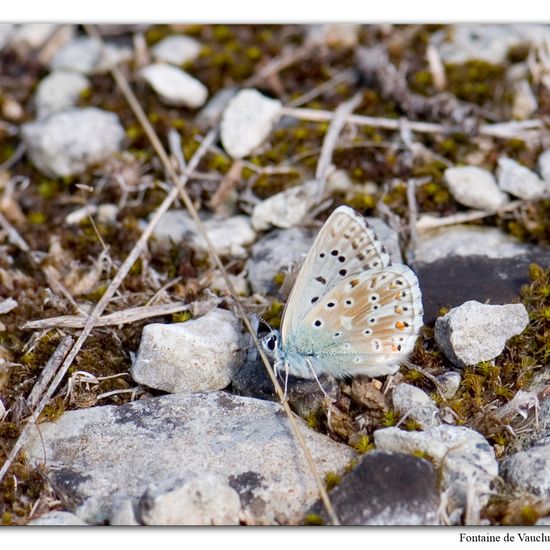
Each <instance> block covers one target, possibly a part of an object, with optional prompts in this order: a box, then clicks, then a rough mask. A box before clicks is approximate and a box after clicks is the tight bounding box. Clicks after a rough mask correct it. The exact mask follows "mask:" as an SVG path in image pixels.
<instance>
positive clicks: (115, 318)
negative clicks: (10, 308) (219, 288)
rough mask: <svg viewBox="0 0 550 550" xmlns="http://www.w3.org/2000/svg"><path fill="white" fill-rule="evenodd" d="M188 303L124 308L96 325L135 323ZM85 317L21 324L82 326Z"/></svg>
mask: <svg viewBox="0 0 550 550" xmlns="http://www.w3.org/2000/svg"><path fill="white" fill-rule="evenodd" d="M190 307H191V306H190V305H189V304H184V303H183V302H178V303H172V304H159V305H154V306H142V307H133V308H128V309H125V310H124V311H115V312H114V313H109V314H108V315H103V316H101V317H98V319H97V320H96V323H95V326H96V327H108V326H120V325H127V324H128V323H135V322H136V321H142V320H143V319H148V318H150V317H158V316H161V315H170V314H171V313H178V312H180V311H186V310H188V309H190ZM86 322H87V317H83V316H81V315H61V316H59V317H49V318H47V319H37V320H36V321H27V322H26V323H25V324H24V325H23V329H25V330H44V329H46V330H47V329H52V328H73V329H78V328H83V327H84V326H85V325H86Z"/></svg>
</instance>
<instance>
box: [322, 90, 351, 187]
mask: <svg viewBox="0 0 550 550" xmlns="http://www.w3.org/2000/svg"><path fill="white" fill-rule="evenodd" d="M360 102H361V95H360V94H356V95H355V96H353V97H352V98H351V99H350V100H348V101H346V102H345V103H342V104H341V105H340V106H339V107H338V108H337V109H336V111H334V117H333V118H332V120H331V122H330V126H329V128H328V131H327V133H326V135H325V139H324V140H323V146H322V148H321V154H320V155H319V160H318V161H317V169H316V170H315V177H316V178H317V180H318V181H319V187H320V195H322V192H323V189H324V187H325V182H326V179H327V175H328V170H329V167H330V165H331V163H332V153H333V151H334V148H335V146H336V140H337V139H338V136H339V135H340V132H341V131H342V128H343V127H344V125H345V124H346V120H347V119H348V117H349V115H351V113H352V112H353V110H354V109H355V108H356V107H357V106H358V105H359V103H360Z"/></svg>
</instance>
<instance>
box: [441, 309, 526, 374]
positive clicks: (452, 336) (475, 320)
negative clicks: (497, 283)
mask: <svg viewBox="0 0 550 550" xmlns="http://www.w3.org/2000/svg"><path fill="white" fill-rule="evenodd" d="M528 323H529V314H528V313H527V310H526V309H525V306H524V305H523V304H506V305H503V306H499V305H488V304H481V303H479V302H476V301H475V300H470V301H468V302H465V303H464V304H462V305H461V306H459V307H455V308H453V309H451V310H450V311H449V312H448V313H447V314H446V315H444V316H443V317H439V318H438V319H437V321H436V322H435V340H436V342H437V344H438V345H439V347H440V348H441V350H442V351H443V353H444V354H445V356H446V357H447V358H448V359H449V361H451V362H452V363H453V364H454V365H456V366H457V367H464V366H466V365H475V364H477V363H479V362H480V361H490V360H491V359H494V358H495V357H497V356H498V355H500V354H501V353H502V351H503V350H504V346H505V345H506V341H507V340H508V339H509V338H511V337H512V336H516V335H518V334H521V333H522V332H523V330H524V329H525V327H526V326H527V325H528Z"/></svg>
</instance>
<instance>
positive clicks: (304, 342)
mask: <svg viewBox="0 0 550 550" xmlns="http://www.w3.org/2000/svg"><path fill="white" fill-rule="evenodd" d="M422 315H423V309H422V295H421V292H420V287H419V284H418V279H417V278H416V275H415V274H414V273H413V271H412V270H411V269H410V268H408V267H407V266H405V265H401V264H393V265H392V263H391V260H390V256H389V254H388V252H387V251H386V249H385V248H384V246H383V245H382V244H381V243H380V241H379V240H378V238H377V237H376V235H375V233H374V231H373V229H372V227H371V226H370V225H369V224H368V223H367V221H366V220H365V218H363V216H361V215H360V214H358V213H357V212H355V210H353V209H352V208H350V207H348V206H340V207H339V208H336V209H335V210H334V211H333V212H332V214H331V215H330V216H329V218H328V219H327V221H326V222H325V224H324V225H323V227H322V228H321V230H320V231H319V234H318V235H317V238H316V239H315V241H314V243H313V245H312V247H311V249H310V251H309V253H308V255H307V256H306V259H305V260H304V262H303V264H302V266H301V268H300V271H299V273H298V275H297V278H296V280H295V282H294V286H293V287H292V290H291V292H290V295H289V297H288V301H287V303H286V306H285V309H284V311H283V316H282V320H281V329H280V332H279V331H277V330H272V331H271V332H270V333H269V334H267V336H264V337H263V338H262V340H261V343H262V346H263V348H264V349H265V350H266V352H267V353H268V355H270V356H271V358H272V359H274V361H275V365H274V366H275V371H276V372H278V371H279V370H280V369H281V368H284V369H285V372H286V374H287V376H288V374H292V375H295V376H299V377H301V378H315V379H317V377H318V376H319V375H321V374H324V373H328V374H331V375H332V376H334V377H335V378H344V377H350V376H356V375H359V374H362V375H367V376H370V377H376V376H382V375H386V374H394V373H395V372H397V370H398V369H399V366H400V363H401V362H402V361H404V360H405V359H406V358H407V357H408V355H409V354H410V353H411V352H412V350H413V348H414V344H415V341H416V338H417V337H418V333H419V331H420V328H421V327H422Z"/></svg>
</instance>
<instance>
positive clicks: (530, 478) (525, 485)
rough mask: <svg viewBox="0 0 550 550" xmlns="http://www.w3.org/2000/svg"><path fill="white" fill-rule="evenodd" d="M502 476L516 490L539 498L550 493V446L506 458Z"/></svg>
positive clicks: (535, 448) (531, 449) (503, 462)
mask: <svg viewBox="0 0 550 550" xmlns="http://www.w3.org/2000/svg"><path fill="white" fill-rule="evenodd" d="M501 475H502V476H503V477H504V479H506V481H507V482H508V483H510V484H511V485H512V486H513V487H514V488H516V489H519V490H521V491H525V492H528V493H533V494H535V495H539V496H548V494H549V493H550V445H541V446H540V447H531V448H529V449H527V450H525V451H520V452H518V453H514V454H513V455H510V456H508V457H506V458H505V459H504V460H503V461H502V464H501Z"/></svg>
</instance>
